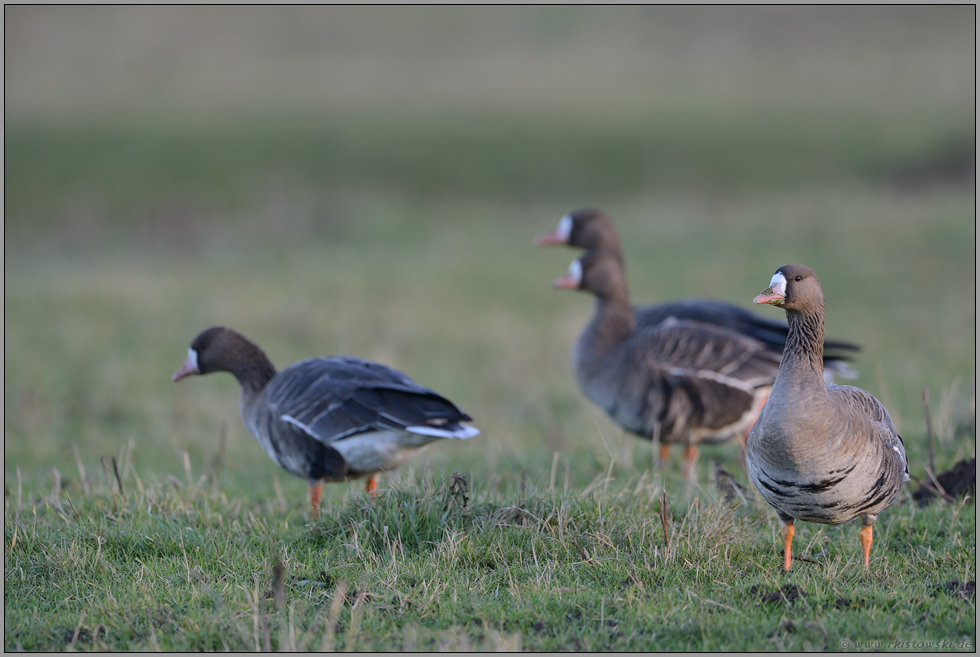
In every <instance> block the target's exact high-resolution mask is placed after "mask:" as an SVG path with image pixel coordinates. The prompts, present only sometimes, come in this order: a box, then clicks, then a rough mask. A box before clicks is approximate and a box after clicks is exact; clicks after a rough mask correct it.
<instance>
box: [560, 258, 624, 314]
mask: <svg viewBox="0 0 980 657" xmlns="http://www.w3.org/2000/svg"><path fill="white" fill-rule="evenodd" d="M554 286H555V287H557V288H561V289H566V290H585V291H586V292H591V293H592V294H594V295H595V296H597V297H599V298H600V299H619V300H622V301H625V302H626V303H629V291H628V288H627V286H626V275H625V273H624V272H623V264H622V263H621V262H620V261H619V260H618V259H617V258H616V256H615V255H614V254H613V253H610V252H609V251H589V252H587V253H586V254H585V255H583V256H582V257H581V258H579V259H578V260H573V261H572V264H571V265H569V266H568V272H566V273H565V275H564V276H562V277H561V278H559V279H558V280H556V281H555V282H554Z"/></svg>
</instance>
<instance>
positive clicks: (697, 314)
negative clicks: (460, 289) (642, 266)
mask: <svg viewBox="0 0 980 657" xmlns="http://www.w3.org/2000/svg"><path fill="white" fill-rule="evenodd" d="M535 244H537V245H538V246H550V245H556V244H561V245H565V246H570V247H574V248H579V249H585V251H586V253H589V252H592V251H605V252H607V253H610V254H612V255H613V256H614V257H615V258H616V260H618V261H619V263H620V266H624V264H623V263H624V260H623V254H622V249H621V248H620V243H619V235H618V234H617V232H616V227H615V226H614V225H613V223H612V220H610V219H609V217H608V216H607V215H606V214H605V213H604V212H602V211H601V210H596V209H594V208H587V209H583V210H577V211H576V212H572V213H569V214H566V215H565V216H563V217H562V218H561V219H560V220H559V222H558V226H557V227H556V228H555V230H554V231H552V232H550V233H547V234H545V235H542V236H541V237H539V238H537V240H535ZM624 267H625V266H624ZM624 276H625V274H624ZM633 314H634V315H635V321H636V326H637V327H647V326H655V325H657V324H660V323H661V322H665V321H667V320H668V319H670V318H674V319H679V320H693V321H696V322H705V323H707V324H714V325H716V326H721V327H724V328H727V329H729V330H732V331H737V332H738V333H741V334H742V335H745V336H748V337H750V338H753V339H755V340H758V341H759V342H760V343H762V345H763V347H765V348H766V349H768V350H770V351H773V352H775V353H776V354H782V353H783V345H784V344H786V333H787V328H786V324H784V323H782V322H779V321H775V320H771V319H766V318H764V317H760V316H759V315H757V314H755V313H753V312H750V311H749V310H746V309H745V308H742V307H741V306H736V305H733V304H730V303H726V302H724V301H715V300H713V299H697V298H688V299H681V300H679V301H672V302H669V303H664V304H658V305H655V306H644V307H634V308H633ZM824 348H825V352H826V354H827V355H826V356H825V358H824V364H825V365H826V372H827V375H828V380H829V379H830V377H832V376H833V375H837V376H841V377H844V378H854V377H855V376H856V373H855V372H854V370H852V369H851V368H850V367H849V366H848V365H847V363H846V362H845V360H846V357H845V356H844V355H843V354H840V353H837V352H841V351H857V350H859V347H858V346H857V345H855V344H852V343H849V342H842V341H839V340H834V341H830V342H827V343H826V344H825V345H824Z"/></svg>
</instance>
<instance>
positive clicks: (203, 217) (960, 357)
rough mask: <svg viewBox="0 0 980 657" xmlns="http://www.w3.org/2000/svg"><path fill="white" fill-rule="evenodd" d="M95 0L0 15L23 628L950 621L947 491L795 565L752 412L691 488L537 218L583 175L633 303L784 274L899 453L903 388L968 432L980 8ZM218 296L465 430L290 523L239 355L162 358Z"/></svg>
mask: <svg viewBox="0 0 980 657" xmlns="http://www.w3.org/2000/svg"><path fill="white" fill-rule="evenodd" d="M112 9H113V8H100V9H89V10H76V9H74V8H61V9H58V8H28V7H14V8H6V9H5V19H6V22H7V32H6V44H7V45H6V53H5V55H6V59H7V69H6V71H5V73H6V75H5V77H6V83H5V84H6V86H7V96H6V107H5V109H6V120H5V169H4V176H5V197H4V209H5V216H4V310H5V313H4V315H5V318H4V436H5V440H4V492H5V495H4V499H5V505H4V583H5V586H4V648H5V649H6V650H18V649H25V650H103V649H111V650H115V651H122V650H154V649H162V650H263V649H268V648H271V649H275V650H289V649H324V650H331V649H333V650H341V649H352V650H398V651H401V650H436V649H442V650H517V649H522V650H712V651H716V650H841V651H852V650H871V649H875V648H878V649H886V650H888V649H891V650H901V649H903V648H909V647H910V646H908V645H906V644H903V643H896V642H917V643H918V644H920V645H918V646H917V648H919V649H925V650H969V651H975V649H976V597H975V580H976V559H977V558H976V508H975V503H974V500H973V498H972V496H970V497H968V498H966V499H960V500H957V501H956V502H955V503H951V502H943V501H937V502H934V503H933V504H931V505H929V506H926V507H920V506H918V505H917V504H916V503H915V502H914V501H913V500H912V498H911V493H912V492H913V491H914V490H916V489H917V488H918V486H917V485H916V484H915V483H912V482H910V483H909V484H907V485H906V488H905V492H904V493H903V496H902V498H901V499H900V502H899V503H898V504H897V505H896V506H894V507H893V508H891V509H889V510H887V511H885V512H884V513H883V514H882V515H881V516H880V518H879V520H878V522H877V523H876V524H875V541H874V545H873V547H872V552H871V567H870V569H869V570H868V571H865V570H864V569H863V567H862V565H861V563H860V546H859V543H858V536H857V532H858V525H857V524H856V523H849V524H847V525H844V526H838V527H825V526H818V525H810V524H805V523H801V524H800V525H798V527H797V535H796V539H795V541H794V553H795V554H794V556H795V557H796V560H795V562H794V568H793V570H792V571H791V572H789V573H783V572H782V571H781V568H780V566H781V545H780V542H779V526H778V522H777V520H776V517H775V513H774V512H773V511H772V509H770V508H769V507H768V506H767V505H766V504H764V502H763V501H762V500H761V499H760V497H759V495H758V494H755V492H754V491H753V490H751V485H750V484H749V483H748V481H747V479H748V478H747V474H746V472H745V470H744V467H743V466H742V465H741V463H740V460H739V449H738V446H737V445H735V444H734V443H732V444H727V445H722V446H714V447H706V448H704V449H703V450H702V453H701V458H700V460H699V462H698V467H697V472H696V477H695V479H694V481H692V482H685V481H684V480H683V479H682V478H681V476H680V473H679V470H680V454H674V455H673V457H672V461H671V462H670V463H668V464H667V466H666V467H660V468H657V467H654V466H653V465H652V460H653V449H652V448H651V446H650V444H649V443H646V442H645V441H641V440H638V439H636V438H634V437H632V436H630V435H628V434H626V433H624V432H623V431H622V430H621V429H620V428H619V427H618V426H616V425H615V424H614V423H612V422H611V421H610V420H609V419H608V418H607V417H606V416H605V415H604V414H603V413H602V412H601V411H600V410H599V409H597V408H595V407H594V406H592V405H591V404H590V403H589V402H587V401H586V400H585V399H584V398H583V397H582V396H581V395H580V393H579V392H578V391H577V390H576V388H575V384H574V382H573V380H572V376H571V367H570V364H569V355H570V350H571V347H572V344H573V343H574V341H575V338H576V336H577V335H578V332H579V331H580V330H581V328H582V327H583V326H584V324H585V322H586V321H587V319H588V317H589V314H590V312H591V310H592V304H591V300H590V299H589V298H587V297H586V296H584V295H581V294H576V293H569V292H563V291H562V292H559V291H555V290H552V289H551V287H550V284H551V282H552V281H553V280H554V279H555V278H557V277H558V276H559V275H561V274H562V273H563V272H564V271H565V269H566V267H567V265H568V263H569V262H570V261H571V260H572V259H573V258H574V257H575V255H576V254H575V252H574V251H571V250H567V249H549V250H544V249H540V250H539V249H535V247H534V246H532V240H533V239H534V237H536V236H537V235H540V234H541V233H543V232H546V231H549V230H551V229H552V228H553V227H554V225H555V223H556V222H557V220H558V219H559V217H560V216H561V215H562V214H564V213H566V212H568V211H571V210H574V209H577V208H578V207H581V206H584V205H597V206H599V207H602V208H603V209H605V210H607V211H608V212H609V214H610V216H611V217H612V218H613V220H614V221H615V222H616V224H617V227H618V229H619V233H620V236H621V238H622V239H623V242H624V252H625V257H626V262H627V273H628V277H629V282H630V286H631V290H630V291H631V294H632V296H633V299H634V301H635V302H636V303H653V302H656V301H666V300H670V299H676V298H680V297H684V296H701V297H712V298H718V299H723V300H727V301H731V302H734V303H741V304H744V305H745V306H749V305H750V303H751V299H752V297H753V296H755V295H756V294H758V293H759V292H761V291H762V290H763V289H764V288H765V287H766V285H767V284H768V282H769V278H770V276H771V275H772V272H773V271H774V270H775V269H776V268H777V267H778V266H780V265H783V264H787V263H789V262H801V263H804V264H807V265H809V266H811V267H813V268H814V270H815V271H816V272H817V274H818V275H819V277H820V279H821V282H822V284H823V288H824V292H825V295H826V299H827V322H828V326H827V334H828V336H831V337H835V338H840V339H845V340H850V341H854V342H857V343H859V344H861V345H862V348H863V349H862V351H861V352H860V354H859V355H858V356H857V357H856V359H855V361H854V367H855V368H856V369H857V370H858V371H859V372H860V375H859V378H858V379H857V380H856V381H855V382H854V383H855V384H856V385H859V386H861V387H863V388H865V389H867V390H868V391H870V392H871V393H872V394H874V395H875V396H877V397H878V398H879V399H881V401H882V402H883V403H884V404H885V405H886V407H887V408H888V410H889V411H890V413H891V415H892V417H893V419H894V420H895V423H896V426H897V427H898V429H899V431H900V432H901V434H902V436H903V438H904V440H905V444H906V447H907V450H908V454H909V457H910V463H911V466H910V469H911V471H912V473H913V474H914V475H915V476H916V477H918V478H920V479H923V478H925V476H926V475H925V468H926V464H927V462H928V450H929V447H928V441H927V430H926V417H925V407H924V404H923V401H922V393H923V390H928V392H929V397H930V410H931V416H932V417H931V419H932V428H933V432H934V458H935V465H936V469H937V470H938V471H942V470H946V469H947V468H949V467H951V466H952V465H953V464H954V463H956V462H957V461H959V460H961V459H964V458H973V457H975V456H976V438H975V436H976V430H975V375H976V346H975V345H976V284H975V281H976V275H975V274H976V250H975V244H976V225H975V218H976V196H975V184H974V177H975V173H974V170H975V169H974V160H975V149H974V143H975V66H974V65H975V53H974V45H975V34H974V29H973V25H974V19H975V8H972V7H947V8H939V9H935V10H931V9H930V8H909V9H894V8H891V9H889V8H882V9H881V10H880V12H879V11H878V10H873V9H871V8H865V9H863V10H858V11H857V12H856V13H848V10H846V9H843V8H828V9H827V10H808V11H810V13H809V14H807V13H805V12H804V13H803V14H799V13H796V12H794V11H793V10H787V9H782V10H778V11H775V12H773V13H769V14H765V13H762V12H761V8H760V10H759V12H752V11H741V12H739V11H738V10H734V9H733V10H727V9H725V10H718V11H717V12H708V11H707V10H701V11H699V10H697V9H695V10H690V11H688V10H682V9H677V8H673V9H671V8H663V9H661V10H656V9H649V8H648V9H647V10H642V9H632V8H620V9H618V10H613V11H608V12H604V11H602V10H600V9H597V8H584V9H581V10H576V9H574V8H571V9H561V8H559V9H556V10H549V9H545V8H535V9H528V10H522V9H520V8H505V9H504V10H501V11H497V12H494V11H489V10H484V13H483V14H480V13H471V12H468V11H465V10H462V9H454V10H446V11H438V10H437V8H431V9H427V10H418V11H412V10H410V9H398V10H396V11H391V12H385V11H383V10H381V9H367V10H360V9H357V8H339V9H337V10H332V11H329V12H324V11H320V12H318V11H315V10H313V9H311V10H306V9H302V10H300V9H294V10H293V11H292V12H284V13H282V14H273V13H272V12H271V11H265V10H262V9H261V8H259V9H256V10H255V11H241V12H240V13H239V14H238V15H237V18H236V20H235V21H230V22H229V21H225V20H223V18H224V17H225V16H226V15H225V14H222V13H221V11H220V10H218V9H217V8H212V9H207V10H201V12H200V13H194V11H193V10H190V9H188V8H176V9H173V10H171V9H166V8H158V9H154V10H152V12H155V13H151V14H144V13H141V12H140V11H139V10H136V9H119V10H117V11H112ZM727 12H733V13H727ZM190 26H197V27H196V28H195V29H191V28H190ZM844 26H847V29H843V28H844ZM151 27H152V30H151ZM147 30H151V32H152V33H153V34H160V35H162V36H160V37H159V39H158V40H156V41H154V40H148V39H145V38H144V39H140V38H137V37H139V36H140V35H143V36H144V37H145V36H146V34H147V32H146V31H147ZM195 30H196V31H195ZM345 34H354V35H356V38H345V37H344V35H345ZM250 36H251V37H256V36H261V37H262V39H259V41H261V43H263V44H266V46H265V47H263V48H261V49H256V48H254V47H251V46H250V45H249V44H250V43H251V42H250V41H249V39H248V38H247V37H250ZM154 44H155V45H154ZM423 44H424V45H423ZM154 48H156V50H154ZM242 71H247V72H249V74H248V75H246V74H244V73H242ZM757 312H759V313H760V314H765V315H766V316H770V317H779V316H780V315H781V311H779V310H777V309H774V308H768V307H766V308H761V309H757ZM216 324H223V325H227V326H230V327H232V328H235V329H236V330H238V331H240V332H242V333H243V334H245V335H246V336H247V337H249V338H250V339H252V340H254V341H255V342H257V343H258V344H259V345H261V346H262V347H263V348H264V349H265V350H266V351H267V353H268V354H269V356H270V357H271V358H272V360H273V361H274V363H275V364H276V365H277V366H279V367H284V366H286V365H288V364H290V363H292V362H295V361H297V360H300V359H303V358H307V357H311V356H315V355H328V354H344V353H346V354H351V355H355V356H359V357H362V358H367V359H372V360H377V361H380V362H384V363H386V364H388V365H391V366H394V367H397V368H399V369H401V370H403V371H405V372H406V373H408V374H409V375H410V376H412V377H413V378H414V379H415V380H417V381H418V382H420V383H421V384H423V385H426V386H428V387H431V388H433V389H435V390H437V391H439V392H441V393H443V394H445V395H446V396H447V397H449V398H450V399H452V400H453V401H455V402H456V403H458V405H459V406H460V407H461V408H463V409H464V410H465V411H467V412H468V413H470V414H471V415H472V416H473V418H474V425H475V426H477V427H479V428H480V429H481V431H482V434H481V435H480V436H478V437H476V438H474V439H472V440H470V441H467V442H465V443H452V444H450V443H448V442H446V441H443V442H442V443H437V444H435V445H433V446H432V447H430V448H429V449H428V450H427V451H426V452H425V453H424V455H423V456H422V457H420V458H418V459H416V460H415V461H413V462H411V463H410V464H409V465H407V466H405V467H403V468H401V469H400V470H398V471H395V472H392V473H388V474H386V475H384V476H383V477H382V479H381V485H382V491H381V494H379V495H378V496H377V497H375V498H373V499H372V498H368V497H367V496H366V495H365V494H364V492H363V487H362V483H361V482H352V483H351V484H350V485H349V486H347V485H342V484H334V485H329V486H326V487H325V489H324V495H325V500H324V505H325V507H324V513H323V516H322V517H321V518H320V519H319V520H317V521H313V520H311V519H310V517H309V512H308V508H307V505H308V502H307V500H306V482H303V481H301V480H298V479H295V478H293V477H291V476H290V475H288V474H287V473H285V472H284V471H282V470H280V469H279V468H278V467H277V466H276V465H274V464H273V463H272V462H271V461H270V460H269V459H268V457H267V456H266V455H265V454H264V453H263V452H262V450H261V448H260V447H259V446H258V445H257V444H256V443H255V441H254V440H253V439H252V438H251V437H250V436H249V435H248V434H247V433H246V431H245V429H244V428H243V426H242V424H241V421H240V420H239V419H238V388H237V385H236V384H235V382H234V380H233V379H232V377H230V376H227V375H215V376H209V377H203V378H194V379H191V380H188V381H183V382H181V383H180V384H176V385H175V384H173V383H171V381H170V375H171V374H172V373H173V372H174V371H175V370H176V369H177V367H178V366H179V365H180V364H181V363H182V362H183V359H184V357H185V355H186V350H187V347H188V345H189V343H190V341H191V340H192V339H193V337H194V336H195V335H197V333H198V332H199V331H200V330H202V329H204V328H206V327H208V326H212V325H216ZM113 462H115V469H116V470H118V477H117V475H116V474H115V472H114V465H113ZM717 464H720V465H721V466H722V467H723V468H724V469H726V470H727V471H728V472H730V473H731V474H732V475H733V476H734V478H735V479H736V480H737V481H738V482H739V483H741V484H742V485H743V486H745V487H746V489H747V493H746V497H745V499H735V500H731V499H726V498H725V494H724V491H722V490H720V489H719V487H718V485H717V483H716V480H715V475H714V473H715V470H716V467H717ZM664 499H666V501H667V503H668V507H667V508H666V509H665V508H664V507H663V500H664ZM662 512H663V515H661V514H662ZM845 642H847V643H845ZM872 642H881V643H880V644H878V645H875V644H873V643H872ZM942 642H946V643H942Z"/></svg>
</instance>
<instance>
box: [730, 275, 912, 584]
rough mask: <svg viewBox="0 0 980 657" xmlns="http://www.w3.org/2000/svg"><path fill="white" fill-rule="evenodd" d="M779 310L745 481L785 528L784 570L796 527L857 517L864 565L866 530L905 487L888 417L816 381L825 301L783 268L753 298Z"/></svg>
mask: <svg viewBox="0 0 980 657" xmlns="http://www.w3.org/2000/svg"><path fill="white" fill-rule="evenodd" d="M755 303H759V304H762V303H767V304H771V305H774V306H777V307H779V308H783V309H784V310H785V311H786V319H787V321H788V323H789V337H788V338H787V340H786V350H785V352H784V353H783V360H782V362H781V363H780V365H779V373H778V374H777V375H776V382H775V384H773V388H772V392H771V394H770V397H769V401H768V402H767V403H766V405H765V408H763V409H762V413H761V414H760V415H759V419H758V421H757V422H756V423H755V426H754V427H753V428H752V431H751V432H750V433H749V437H748V444H747V446H746V462H747V465H748V469H749V476H750V477H751V478H752V482H753V483H754V484H755V486H756V488H758V489H759V492H760V493H761V494H762V496H763V497H764V498H765V499H766V501H767V502H769V504H770V505H772V506H773V508H775V509H776V514H777V515H778V516H779V520H780V521H781V522H782V525H783V532H782V533H783V545H784V557H783V558H784V562H783V567H784V569H785V570H789V568H790V565H791V564H792V552H791V545H792V542H793V533H794V528H793V522H794V520H805V521H807V522H819V523H822V524H826V525H836V524H839V523H842V522H847V521H848V520H851V519H852V518H856V517H858V516H860V517H861V521H862V526H861V532H860V538H861V547H862V548H863V550H864V567H865V568H867V567H868V558H869V555H870V553H871V538H872V531H871V526H872V525H873V524H874V521H875V518H877V516H878V514H879V513H881V512H882V511H884V510H885V509H886V508H888V507H889V506H890V505H891V504H892V503H893V502H894V501H895V499H896V498H897V497H898V494H899V491H900V490H901V488H902V482H905V481H908V478H909V476H908V458H907V457H906V455H905V445H904V444H903V443H902V438H901V436H899V435H898V432H896V431H895V426H894V425H893V424H892V420H891V418H890V417H889V416H888V411H886V410H885V407H884V406H882V405H881V402H879V401H878V400H877V399H875V398H874V397H872V396H871V395H870V394H868V393H867V392H865V391H864V390H861V389H860V388H855V387H853V386H836V385H830V386H827V385H825V383H824V378H823V358H822V356H823V333H824V299H823V291H822V290H821V289H820V281H818V280H817V276H816V274H814V273H813V270H812V269H810V268H808V267H804V266H803V265H786V266H784V267H780V268H779V269H777V270H776V273H775V274H774V275H773V277H772V281H770V285H769V289H767V290H766V291H765V292H763V293H762V294H760V295H759V296H757V297H756V298H755Z"/></svg>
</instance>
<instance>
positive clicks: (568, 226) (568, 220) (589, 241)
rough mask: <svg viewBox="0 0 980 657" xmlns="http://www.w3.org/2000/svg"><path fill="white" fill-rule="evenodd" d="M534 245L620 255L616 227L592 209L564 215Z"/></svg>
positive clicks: (603, 215)
mask: <svg viewBox="0 0 980 657" xmlns="http://www.w3.org/2000/svg"><path fill="white" fill-rule="evenodd" d="M535 244H537V245H538V246H544V245H548V244H564V245H566V246H573V247H576V248H579V249H586V250H590V251H591V250H595V249H601V250H605V251H610V252H612V253H615V254H616V255H617V256H619V255H620V248H619V235H617V234H616V227H615V226H613V223H612V221H610V220H609V217H607V216H606V215H605V214H604V213H603V212H602V211H601V210H595V209H593V208H588V209H584V210H577V211H575V212H573V213H571V214H566V215H565V216H564V217H562V218H561V221H559V222H558V227H557V228H555V230H554V231H553V232H551V233H548V234H547V235H542V236H541V237H539V238H538V239H537V240H535Z"/></svg>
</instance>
